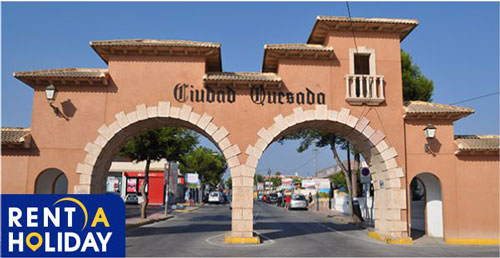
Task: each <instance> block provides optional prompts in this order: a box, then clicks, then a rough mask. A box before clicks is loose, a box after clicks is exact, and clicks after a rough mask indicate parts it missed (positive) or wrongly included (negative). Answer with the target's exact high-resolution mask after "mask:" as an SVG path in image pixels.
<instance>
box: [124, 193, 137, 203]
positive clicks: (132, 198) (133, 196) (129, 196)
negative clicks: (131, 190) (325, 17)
mask: <svg viewBox="0 0 500 258" xmlns="http://www.w3.org/2000/svg"><path fill="white" fill-rule="evenodd" d="M125 204H139V196H137V194H127V196H126V197H125Z"/></svg>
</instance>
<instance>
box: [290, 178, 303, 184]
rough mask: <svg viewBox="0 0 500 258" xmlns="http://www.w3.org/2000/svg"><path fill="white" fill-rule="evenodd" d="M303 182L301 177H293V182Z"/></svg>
mask: <svg viewBox="0 0 500 258" xmlns="http://www.w3.org/2000/svg"><path fill="white" fill-rule="evenodd" d="M301 182H302V179H300V178H293V179H292V184H299V183H301Z"/></svg>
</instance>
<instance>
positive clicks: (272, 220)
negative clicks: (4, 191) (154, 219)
mask: <svg viewBox="0 0 500 258" xmlns="http://www.w3.org/2000/svg"><path fill="white" fill-rule="evenodd" d="M254 207H255V208H254V217H255V225H254V229H255V231H256V232H258V233H259V234H261V236H262V239H263V240H264V243H263V244H260V245H258V246H255V245H247V246H239V245H225V244H223V243H222V242H221V241H222V239H223V234H224V233H225V232H228V231H230V230H231V213H230V210H229V208H228V207H227V206H226V205H209V206H203V207H202V208H200V209H199V210H196V211H193V212H191V213H184V214H176V217H175V218H173V219H170V220H167V221H163V222H158V223H155V224H150V225H147V226H143V227H140V228H134V229H131V230H128V231H127V240H126V248H127V249H126V253H127V256H184V257H186V256H202V257H206V256H245V257H248V256H280V257H282V256H301V257H303V256H420V257H422V256H466V257H470V256H496V257H498V256H499V250H498V246H451V245H445V244H443V243H440V242H439V241H421V242H417V243H416V244H414V245H388V244H385V243H381V242H378V241H375V240H373V239H371V238H369V237H368V236H367V235H366V231H364V230H362V229H359V228H356V227H354V226H351V225H347V224H343V223H337V222H335V221H333V220H332V219H331V218H328V217H326V216H324V215H320V214H315V213H312V212H309V211H286V210H283V209H282V208H279V207H276V206H271V205H267V204H262V203H256V204H255V206H254Z"/></svg>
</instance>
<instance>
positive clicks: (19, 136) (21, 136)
mask: <svg viewBox="0 0 500 258" xmlns="http://www.w3.org/2000/svg"><path fill="white" fill-rule="evenodd" d="M1 130H2V144H23V143H24V141H25V136H27V135H30V132H31V129H30V128H24V127H2V128H1Z"/></svg>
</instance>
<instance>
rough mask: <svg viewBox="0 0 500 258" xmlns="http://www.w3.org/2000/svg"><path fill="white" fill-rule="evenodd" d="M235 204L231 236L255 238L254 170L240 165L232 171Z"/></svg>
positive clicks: (233, 206)
mask: <svg viewBox="0 0 500 258" xmlns="http://www.w3.org/2000/svg"><path fill="white" fill-rule="evenodd" d="M232 170H233V171H232V173H231V174H232V183H233V202H232V218H231V219H232V221H231V225H232V226H231V236H232V237H237V238H247V237H252V236H253V174H254V171H253V169H252V168H250V167H248V166H245V165H240V166H238V167H235V168H233V169H232Z"/></svg>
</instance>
